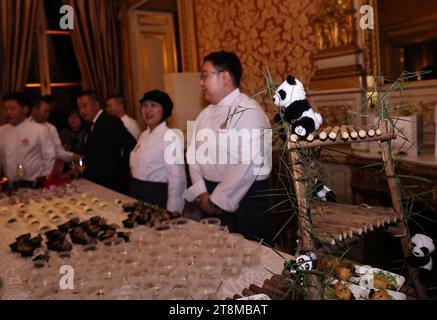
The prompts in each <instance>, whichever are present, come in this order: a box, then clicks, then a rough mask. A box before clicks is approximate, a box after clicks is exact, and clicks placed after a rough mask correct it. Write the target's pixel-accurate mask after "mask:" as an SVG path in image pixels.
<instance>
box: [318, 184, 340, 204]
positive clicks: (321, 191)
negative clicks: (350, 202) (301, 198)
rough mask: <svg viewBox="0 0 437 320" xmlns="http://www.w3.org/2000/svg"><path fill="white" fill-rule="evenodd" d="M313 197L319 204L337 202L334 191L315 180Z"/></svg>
mask: <svg viewBox="0 0 437 320" xmlns="http://www.w3.org/2000/svg"><path fill="white" fill-rule="evenodd" d="M314 197H315V198H317V199H319V200H320V201H321V202H337V196H336V195H335V193H334V191H332V190H331V189H330V188H329V187H328V186H327V185H325V184H324V183H323V182H322V181H320V180H319V179H317V178H316V181H315V183H314Z"/></svg>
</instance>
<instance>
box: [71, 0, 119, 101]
mask: <svg viewBox="0 0 437 320" xmlns="http://www.w3.org/2000/svg"><path fill="white" fill-rule="evenodd" d="M118 2H119V1H117V0H93V1H89V0H64V3H65V4H68V5H71V6H72V7H73V9H74V29H73V30H71V31H72V40H73V46H74V51H75V53H76V57H77V60H78V63H79V68H80V71H81V74H82V83H83V88H84V89H93V90H95V91H96V92H97V94H98V95H99V96H100V98H102V99H107V98H108V97H109V96H110V95H111V94H116V93H121V92H122V91H121V90H122V87H121V83H122V80H121V78H122V75H121V70H120V69H121V54H120V51H121V48H120V39H119V21H118V19H117V10H118Z"/></svg>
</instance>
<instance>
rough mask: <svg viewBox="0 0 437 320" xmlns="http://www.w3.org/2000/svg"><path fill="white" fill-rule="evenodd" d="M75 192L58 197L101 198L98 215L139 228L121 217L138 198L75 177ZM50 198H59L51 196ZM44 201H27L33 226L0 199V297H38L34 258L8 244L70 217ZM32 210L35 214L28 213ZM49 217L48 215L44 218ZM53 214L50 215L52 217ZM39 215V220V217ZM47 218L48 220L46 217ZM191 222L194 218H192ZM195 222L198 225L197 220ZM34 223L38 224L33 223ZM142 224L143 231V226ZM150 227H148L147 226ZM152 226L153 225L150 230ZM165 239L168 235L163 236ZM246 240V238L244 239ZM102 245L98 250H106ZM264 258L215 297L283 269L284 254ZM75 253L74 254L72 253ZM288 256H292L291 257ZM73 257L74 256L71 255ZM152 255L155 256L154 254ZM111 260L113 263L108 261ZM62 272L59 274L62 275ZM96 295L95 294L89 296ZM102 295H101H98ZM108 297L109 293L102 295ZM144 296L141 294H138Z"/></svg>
mask: <svg viewBox="0 0 437 320" xmlns="http://www.w3.org/2000/svg"><path fill="white" fill-rule="evenodd" d="M74 187H75V189H74V190H75V191H74V192H75V193H74V194H68V195H65V196H63V197H62V198H60V199H59V201H64V203H67V199H68V197H76V198H78V199H81V198H82V199H85V198H87V199H90V200H92V199H94V200H95V201H96V203H97V202H98V201H100V202H99V203H100V206H99V207H96V209H94V211H93V212H92V215H99V216H101V217H103V218H105V219H106V220H107V221H108V223H115V224H118V225H119V226H120V227H121V230H122V231H127V232H131V237H132V236H134V235H135V234H136V233H137V232H139V231H138V230H139V229H137V228H136V227H135V228H133V229H126V228H124V227H123V223H122V221H123V220H124V219H126V213H125V212H123V208H122V207H121V205H120V203H121V202H122V203H131V202H134V201H135V200H134V199H132V198H129V197H127V196H124V195H122V194H119V193H116V192H114V191H111V190H108V189H106V188H103V187H101V186H99V185H97V184H94V183H92V182H90V181H87V180H83V179H81V180H76V181H74ZM94 200H93V201H94ZM50 201H52V202H53V201H56V198H55V199H52V200H50ZM40 207H41V205H40V204H38V203H33V201H31V202H30V204H29V205H28V208H29V212H28V213H26V214H27V215H28V216H27V217H26V216H25V218H26V219H27V218H29V219H34V218H36V219H37V221H38V222H39V225H37V223H36V222H35V225H36V226H37V228H33V229H32V228H31V226H32V224H31V223H24V222H23V221H24V220H23V219H24V218H17V217H16V214H17V213H16V210H18V209H19V206H18V204H15V205H11V204H10V203H9V202H8V198H3V199H1V200H0V209H1V208H3V210H4V211H6V209H5V208H9V209H10V215H9V216H7V215H6V214H4V215H3V216H0V279H1V280H2V281H3V287H2V288H1V289H0V299H39V298H40V297H39V296H35V295H34V294H33V293H34V292H33V291H32V290H31V288H30V286H29V283H28V281H29V273H35V272H39V271H35V270H36V269H37V268H36V267H35V266H34V264H33V262H32V260H31V258H23V257H21V256H20V255H19V254H17V253H13V252H11V249H10V248H9V245H10V244H11V243H13V242H14V241H15V239H16V238H17V237H18V236H20V235H22V234H25V233H29V232H32V237H34V236H36V235H37V234H38V233H39V232H38V231H40V229H38V227H41V226H42V225H43V224H46V225H47V226H48V227H50V228H51V229H53V228H56V226H57V225H59V224H60V223H64V222H66V221H67V220H68V219H67V218H66V217H64V215H62V214H59V215H60V217H61V220H62V221H56V223H54V222H52V221H51V220H49V219H48V218H47V217H45V215H44V213H41V212H40V211H38V209H37V208H39V209H40ZM29 213H31V214H33V217H31V216H29ZM11 216H12V217H16V218H17V220H18V224H17V225H14V227H11V226H10V225H8V223H7V222H8V221H9V220H10V219H11ZM90 217H91V215H88V216H87V215H85V214H81V215H80V216H79V217H78V218H80V219H81V220H83V219H89V218H90ZM45 218H46V219H45ZM52 218H54V217H53V216H51V218H50V219H52ZM38 219H39V220H38ZM44 219H45V220H44ZM190 223H191V222H190ZM192 223H195V224H196V225H197V224H198V223H196V222H192ZM34 227H35V226H34ZM141 228H143V231H142V232H144V231H145V230H144V227H141ZM146 231H147V230H146ZM152 231H153V230H152V229H150V232H152ZM163 239H164V240H165V238H163ZM164 240H163V241H164ZM242 241H247V240H242ZM106 249H107V248H105V247H104V246H103V245H102V247H101V248H99V250H106ZM74 250H82V249H80V246H79V245H76V244H75V245H73V250H72V252H74ZM260 250H262V251H261V259H260V262H259V263H257V264H256V265H251V266H243V268H242V270H241V272H240V273H239V274H238V275H234V276H227V277H225V276H224V277H223V279H222V282H221V284H220V286H219V287H218V290H217V292H216V297H217V298H219V299H225V298H226V297H232V296H233V295H234V294H236V293H241V292H242V290H243V289H244V288H247V287H249V286H250V285H251V284H255V285H258V286H262V284H263V281H264V280H265V279H268V278H270V277H271V276H272V274H273V273H280V272H281V270H282V268H283V261H284V260H283V258H281V257H280V256H279V255H278V254H277V253H275V252H274V251H273V250H271V249H269V248H267V247H265V246H260ZM50 255H51V256H52V255H57V253H56V252H50ZM72 257H74V255H73V256H72ZM288 258H289V257H288ZM71 259H73V258H71ZM151 259H153V258H151ZM109 264H110V263H109ZM61 276H62V274H59V277H61ZM60 297H62V295H61V296H60V295H56V296H54V297H51V296H44V299H52V298H53V299H56V298H60ZM88 297H89V298H90V299H93V297H92V296H88ZM95 298H99V299H100V298H102V297H95ZM103 298H108V297H103ZM135 298H141V297H135ZM191 298H193V297H191ZM194 299H196V297H194Z"/></svg>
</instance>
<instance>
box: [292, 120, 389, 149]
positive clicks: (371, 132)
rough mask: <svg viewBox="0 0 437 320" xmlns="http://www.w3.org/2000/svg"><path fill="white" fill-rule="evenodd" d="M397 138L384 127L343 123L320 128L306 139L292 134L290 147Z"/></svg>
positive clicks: (310, 146) (297, 147)
mask: <svg viewBox="0 0 437 320" xmlns="http://www.w3.org/2000/svg"><path fill="white" fill-rule="evenodd" d="M328 138H329V139H328ZM395 138H396V135H395V133H394V132H388V131H387V130H385V129H384V128H373V127H368V128H360V127H357V126H352V125H343V126H340V127H339V126H336V127H327V128H326V129H323V130H319V132H318V133H313V134H310V135H309V136H308V138H307V139H306V141H304V140H299V137H298V136H297V135H292V136H291V137H290V141H289V147H290V149H299V148H312V147H322V146H328V145H333V144H350V143H358V142H371V141H384V140H390V139H395Z"/></svg>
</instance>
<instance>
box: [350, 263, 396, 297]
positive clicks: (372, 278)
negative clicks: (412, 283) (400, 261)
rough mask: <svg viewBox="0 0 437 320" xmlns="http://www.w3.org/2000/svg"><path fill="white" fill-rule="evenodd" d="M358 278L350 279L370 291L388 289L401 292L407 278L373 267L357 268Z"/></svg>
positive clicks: (357, 266)
mask: <svg viewBox="0 0 437 320" xmlns="http://www.w3.org/2000/svg"><path fill="white" fill-rule="evenodd" d="M355 274H356V276H352V277H350V281H351V282H353V283H355V284H359V285H360V286H362V287H365V288H368V289H386V290H392V291H399V289H400V288H401V287H402V285H403V284H404V282H405V278H404V277H403V276H401V275H398V274H396V273H392V272H389V271H386V270H382V269H379V268H372V267H371V266H359V265H356V266H355Z"/></svg>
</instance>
